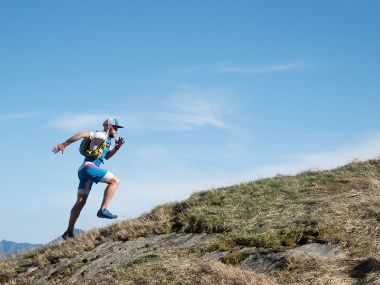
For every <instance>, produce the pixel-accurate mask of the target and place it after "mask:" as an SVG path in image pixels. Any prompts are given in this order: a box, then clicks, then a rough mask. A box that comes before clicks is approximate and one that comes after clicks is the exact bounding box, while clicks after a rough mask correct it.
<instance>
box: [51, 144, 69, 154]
mask: <svg viewBox="0 0 380 285" xmlns="http://www.w3.org/2000/svg"><path fill="white" fill-rule="evenodd" d="M65 148H66V146H65V145H64V144H63V143H60V144H56V145H55V146H53V149H52V151H53V152H54V153H58V152H60V151H61V152H62V154H63V151H64V150H65Z"/></svg>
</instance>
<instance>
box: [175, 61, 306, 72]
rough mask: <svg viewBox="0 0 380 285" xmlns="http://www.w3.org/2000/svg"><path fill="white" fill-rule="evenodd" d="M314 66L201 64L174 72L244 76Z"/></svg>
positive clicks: (284, 63) (299, 63)
mask: <svg viewBox="0 0 380 285" xmlns="http://www.w3.org/2000/svg"><path fill="white" fill-rule="evenodd" d="M312 66H313V65H311V64H310V63H305V62H297V61H289V62H282V63H281V62H280V63H271V64H267V65H260V66H239V65H234V64H200V65H192V66H182V67H178V68H175V69H173V70H172V74H175V75H191V74H194V75H220V74H242V75H259V74H273V73H284V72H290V71H296V70H303V69H309V68H311V67H312Z"/></svg>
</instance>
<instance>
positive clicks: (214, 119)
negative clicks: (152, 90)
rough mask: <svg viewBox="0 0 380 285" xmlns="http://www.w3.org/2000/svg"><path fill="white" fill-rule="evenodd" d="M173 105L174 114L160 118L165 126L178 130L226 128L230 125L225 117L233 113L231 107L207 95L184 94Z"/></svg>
mask: <svg viewBox="0 0 380 285" xmlns="http://www.w3.org/2000/svg"><path fill="white" fill-rule="evenodd" d="M210 97H211V98H212V97H214V99H210ZM206 98H207V99H206ZM171 105H172V112H168V113H162V114H160V116H159V117H160V119H161V121H162V123H163V124H164V125H166V126H168V127H169V128H177V129H193V128H197V127H204V126H210V127H216V128H225V127H226V126H227V125H228V122H227V121H226V118H225V117H226V115H227V114H230V113H231V112H232V107H231V106H229V105H226V104H225V103H223V102H222V101H217V100H216V98H215V96H205V94H184V95H181V96H180V97H179V98H178V97H176V98H175V99H174V101H173V102H172V104H171Z"/></svg>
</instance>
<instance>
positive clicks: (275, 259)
mask: <svg viewBox="0 0 380 285" xmlns="http://www.w3.org/2000/svg"><path fill="white" fill-rule="evenodd" d="M286 265H287V260H286V258H285V254H284V253H269V254H263V253H254V254H252V255H251V256H250V257H248V258H247V259H245V260H244V261H243V262H242V263H241V267H242V268H243V269H249V270H252V271H255V272H259V273H273V272H277V271H281V270H283V269H285V267H286Z"/></svg>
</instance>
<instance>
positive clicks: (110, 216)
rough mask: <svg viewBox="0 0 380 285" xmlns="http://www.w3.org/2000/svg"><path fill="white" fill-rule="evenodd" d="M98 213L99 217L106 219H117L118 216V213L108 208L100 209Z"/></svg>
mask: <svg viewBox="0 0 380 285" xmlns="http://www.w3.org/2000/svg"><path fill="white" fill-rule="evenodd" d="M96 215H97V216H98V217H99V218H104V219H116V218H117V215H113V214H112V213H110V212H109V211H108V210H107V209H99V211H98V213H97V214H96Z"/></svg>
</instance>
